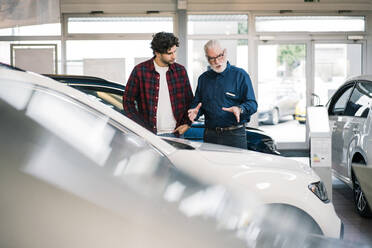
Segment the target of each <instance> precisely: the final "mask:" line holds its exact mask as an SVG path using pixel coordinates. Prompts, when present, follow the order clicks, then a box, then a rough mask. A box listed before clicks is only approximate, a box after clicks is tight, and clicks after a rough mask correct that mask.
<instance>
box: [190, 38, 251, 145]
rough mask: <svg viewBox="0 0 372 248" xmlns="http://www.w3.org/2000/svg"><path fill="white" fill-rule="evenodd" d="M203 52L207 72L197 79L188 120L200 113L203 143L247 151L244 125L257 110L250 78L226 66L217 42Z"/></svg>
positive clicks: (225, 60) (222, 52)
mask: <svg viewBox="0 0 372 248" xmlns="http://www.w3.org/2000/svg"><path fill="white" fill-rule="evenodd" d="M204 51H205V55H206V58H207V60H208V62H209V65H210V69H209V70H208V71H206V72H204V73H203V74H202V75H200V77H199V79H198V87H197V89H196V92H195V98H194V101H193V103H192V106H193V108H192V109H190V110H189V111H188V115H189V118H190V120H191V121H194V120H195V118H196V117H197V116H200V115H202V114H204V118H205V127H206V128H205V130H204V142H209V143H216V144H222V145H228V146H234V147H239V148H244V149H247V139H246V133H245V123H247V122H249V120H250V117H251V115H252V114H254V113H255V112H256V111H257V102H256V99H255V96H254V92H253V87H252V82H251V79H250V77H249V75H248V73H247V72H245V71H244V70H243V69H241V68H238V67H235V66H232V65H230V63H229V62H228V61H227V58H226V49H223V48H222V47H221V45H220V43H219V42H218V41H216V40H210V41H208V42H207V43H206V44H205V46H204Z"/></svg>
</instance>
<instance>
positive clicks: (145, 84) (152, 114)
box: [123, 58, 193, 133]
mask: <svg viewBox="0 0 372 248" xmlns="http://www.w3.org/2000/svg"><path fill="white" fill-rule="evenodd" d="M153 60H154V58H152V59H150V60H147V61H145V62H143V63H140V64H138V65H136V66H135V67H134V69H133V71H132V73H131V75H130V77H129V79H128V83H127V85H126V87H125V91H124V95H123V107H124V112H125V115H126V116H128V117H129V118H131V119H132V120H134V121H136V122H137V123H139V124H140V125H142V126H144V127H146V128H147V129H149V130H150V131H152V132H154V133H156V132H157V127H156V108H157V106H158V96H159V79H160V75H159V73H158V72H157V71H156V70H155V66H154V61H153ZM166 75H167V83H168V89H169V97H170V101H171V105H172V110H173V116H174V118H175V119H176V122H177V124H176V128H177V127H178V126H180V125H182V124H189V125H191V122H190V121H189V118H188V115H187V110H188V109H189V107H190V105H191V102H192V100H193V94H192V90H191V86H190V82H189V77H188V76H187V72H186V70H185V67H183V66H182V65H180V64H177V63H174V64H171V65H170V66H169V69H168V71H167V74H166Z"/></svg>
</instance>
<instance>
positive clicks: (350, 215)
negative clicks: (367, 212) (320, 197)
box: [332, 179, 372, 245]
mask: <svg viewBox="0 0 372 248" xmlns="http://www.w3.org/2000/svg"><path fill="white" fill-rule="evenodd" d="M332 185H333V195H332V196H333V205H334V206H335V210H336V213H337V214H338V216H339V217H340V219H341V220H342V222H343V223H344V228H345V232H344V240H349V241H353V242H358V243H362V244H369V245H372V219H366V218H362V217H360V216H359V215H358V214H357V213H356V211H355V209H354V203H353V201H352V199H353V192H352V190H351V189H350V188H349V187H348V186H346V185H345V184H344V183H342V182H341V181H340V180H338V179H333V182H332Z"/></svg>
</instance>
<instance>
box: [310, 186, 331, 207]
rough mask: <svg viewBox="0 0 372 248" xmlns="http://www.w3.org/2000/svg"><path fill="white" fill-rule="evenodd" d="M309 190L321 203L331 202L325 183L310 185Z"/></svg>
mask: <svg viewBox="0 0 372 248" xmlns="http://www.w3.org/2000/svg"><path fill="white" fill-rule="evenodd" d="M308 188H309V189H310V191H311V192H313V193H314V194H315V195H316V196H317V197H318V198H319V199H320V200H321V201H323V202H329V199H328V194H327V190H326V187H325V185H324V183H323V182H316V183H311V184H309V186H308Z"/></svg>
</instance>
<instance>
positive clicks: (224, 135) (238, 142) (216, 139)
mask: <svg viewBox="0 0 372 248" xmlns="http://www.w3.org/2000/svg"><path fill="white" fill-rule="evenodd" d="M204 142H208V143H214V144H219V145H225V146H233V147H237V148H242V149H247V134H246V133H245V127H241V128H238V129H235V130H229V131H216V130H214V129H209V128H206V129H205V130H204Z"/></svg>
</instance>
